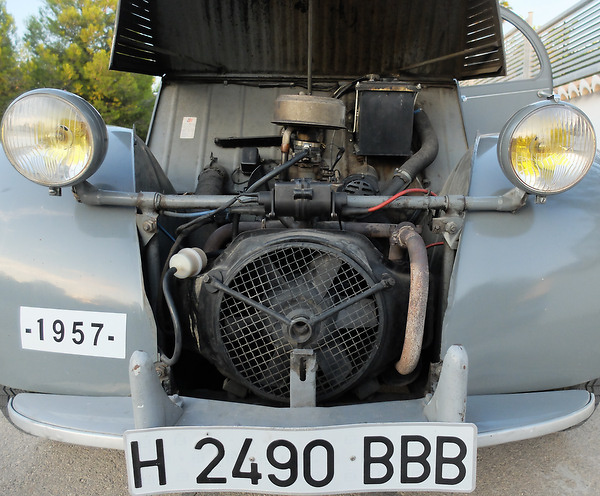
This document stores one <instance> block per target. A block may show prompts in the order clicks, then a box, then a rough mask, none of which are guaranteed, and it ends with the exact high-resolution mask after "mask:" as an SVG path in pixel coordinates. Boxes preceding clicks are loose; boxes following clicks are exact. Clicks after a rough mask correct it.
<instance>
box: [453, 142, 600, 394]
mask: <svg viewBox="0 0 600 496" xmlns="http://www.w3.org/2000/svg"><path fill="white" fill-rule="evenodd" d="M496 143H497V136H492V135H488V136H480V137H479V138H478V141H477V146H476V149H475V151H474V154H473V163H472V179H471V185H470V193H469V194H470V195H473V196H480V195H497V194H502V193H503V192H505V191H507V190H508V189H510V188H511V187H512V185H511V183H510V182H509V181H508V180H507V179H506V178H505V177H504V175H503V173H502V172H501V169H500V165H499V163H498V158H497V152H496ZM599 191H600V166H599V165H598V164H597V163H595V164H594V165H593V166H592V168H591V170H590V171H589V173H588V174H587V176H586V177H585V178H584V179H583V180H582V181H581V182H580V183H579V184H578V185H576V186H575V187H573V188H572V189H570V190H568V191H566V192H564V193H561V194H558V195H553V196H548V197H547V200H546V202H545V203H537V202H535V198H534V197H532V196H530V197H529V199H528V202H527V204H526V206H525V207H523V208H522V209H520V210H519V211H517V212H515V213H500V212H468V213H467V215H466V217H465V224H464V230H463V232H462V235H461V240H460V245H459V248H458V251H457V253H456V259H455V265H454V270H453V274H452V278H451V283H450V289H449V297H448V305H447V309H446V313H445V318H444V323H443V332H442V356H443V354H444V353H445V350H447V349H448V348H449V347H450V346H451V345H452V344H462V345H463V346H465V348H466V349H467V351H468V353H469V366H470V373H469V393H470V394H482V393H504V392H519V391H532V390H544V389H554V388H562V387H567V386H572V385H575V384H579V383H582V382H585V381H587V380H589V379H592V378H596V377H599V376H600V360H599V357H600V341H599V340H598V323H599V322H600V305H598V297H597V292H596V291H595V288H596V287H597V284H598V281H600V250H599V249H598V246H600V216H599V212H600V198H599V195H598V192H599Z"/></svg>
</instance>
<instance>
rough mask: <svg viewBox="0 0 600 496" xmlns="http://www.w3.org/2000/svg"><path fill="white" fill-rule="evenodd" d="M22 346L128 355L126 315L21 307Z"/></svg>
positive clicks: (70, 351)
mask: <svg viewBox="0 0 600 496" xmlns="http://www.w3.org/2000/svg"><path fill="white" fill-rule="evenodd" d="M20 322H21V324H20V327H21V330H20V332H21V346H22V347H23V349H26V350H37V351H47V352H51V353H67V354H70V355H84V356H96V357H107V358H125V346H126V334H127V333H126V329H127V314H124V313H110V312H87V311H80V310H64V309H58V308H38V307H21V315H20Z"/></svg>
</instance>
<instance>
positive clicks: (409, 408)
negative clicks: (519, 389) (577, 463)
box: [8, 348, 595, 449]
mask: <svg viewBox="0 0 600 496" xmlns="http://www.w3.org/2000/svg"><path fill="white" fill-rule="evenodd" d="M453 351H454V352H455V354H454V356H450V355H448V354H447V355H446V357H445V358H444V367H443V369H442V373H441V377H440V381H439V383H438V387H437V389H436V393H435V394H434V395H433V397H427V398H420V399H413V400H405V401H387V402H378V403H367V404H358V405H344V406H335V407H299V408H278V407H268V406H260V405H252V404H247V403H234V402H227V401H216V400H207V399H200V398H191V397H178V396H174V397H168V396H166V394H164V392H163V391H162V388H161V386H160V384H159V382H158V378H157V376H156V373H155V372H154V367H153V363H152V361H151V360H150V357H149V356H148V355H146V354H145V353H141V352H140V353H139V354H137V355H136V354H134V356H133V357H132V360H131V363H130V382H131V390H132V397H131V398H130V397H92V396H68V395H50V394H37V393H21V394H18V395H17V396H15V397H14V398H12V399H11V401H10V402H9V404H8V414H9V416H10V419H11V421H12V422H13V423H14V424H15V425H16V426H17V427H19V428H20V429H22V430H23V431H25V432H28V433H30V434H33V435H36V436H40V437H44V438H48V439H53V440H56V441H63V442H68V443H73V444H82V445H87V446H95V447H101V448H113V449H123V447H124V444H123V434H124V432H125V431H127V430H131V429H142V428H150V427H165V426H213V427H214V426H247V427H274V428H279V427H326V426H335V425H351V424H365V423H369V424H373V423H398V422H431V421H435V422H460V421H464V422H467V423H473V424H475V425H476V426H477V432H478V435H477V445H478V447H483V446H491V445H495V444H501V443H506V442H511V441H519V440H522V439H528V438H533V437H538V436H542V435H545V434H549V433H552V432H557V431H560V430H564V429H567V428H569V427H572V426H574V425H577V424H579V423H581V422H583V421H585V420H586V419H587V418H588V417H590V415H591V414H592V413H593V411H594V407H595V403H594V395H593V394H591V393H589V392H587V391H585V390H561V391H547V392H534V393H519V394H494V395H476V396H467V395H466V379H467V372H466V371H467V370H468V368H467V363H466V352H465V351H464V349H462V348H454V350H453ZM465 409H466V415H465Z"/></svg>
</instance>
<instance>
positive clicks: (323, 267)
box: [198, 231, 392, 402]
mask: <svg viewBox="0 0 600 496" xmlns="http://www.w3.org/2000/svg"><path fill="white" fill-rule="evenodd" d="M349 236H350V235H349V234H346V233H344V234H341V233H335V234H330V235H327V236H324V235H323V234H322V233H317V232H313V233H312V234H308V233H307V232H306V231H300V232H298V231H292V232H290V231H286V232H285V234H282V233H280V232H277V233H270V234H265V233H264V231H263V233H261V235H258V234H257V235H247V236H243V237H241V238H242V239H240V240H238V241H236V242H235V243H234V244H233V245H232V246H231V247H230V248H228V250H226V252H225V253H224V254H223V255H222V256H221V258H220V259H219V260H218V261H217V263H216V264H215V266H214V267H213V268H212V270H211V271H210V272H209V277H208V278H207V279H205V281H211V282H208V283H206V282H205V283H204V284H203V288H202V290H201V291H200V294H199V297H198V301H199V302H202V304H201V305H200V306H201V307H202V308H200V310H199V311H200V317H201V319H204V321H205V325H203V326H201V328H204V329H209V330H211V331H212V332H208V333H207V334H208V335H207V336H205V337H206V338H208V339H206V344H208V347H209V349H210V353H205V355H206V356H207V357H208V358H210V359H212V360H213V361H214V362H215V363H216V364H217V366H218V367H219V368H220V369H221V371H222V372H223V373H224V374H225V375H226V376H228V377H230V378H231V379H233V380H235V381H237V382H238V383H241V384H243V385H244V386H246V387H247V388H249V389H250V390H252V391H253V392H255V393H256V394H258V395H260V396H262V397H265V398H268V399H272V400H276V401H279V402H287V401H288V400H289V395H290V380H289V376H290V354H291V352H292V350H293V349H295V348H304V349H312V350H313V351H314V352H315V354H316V357H317V366H318V371H317V377H316V392H317V399H318V400H326V399H329V398H332V397H334V396H337V395H339V394H341V393H342V392H344V391H346V390H348V389H349V388H351V387H352V386H354V385H356V384H357V383H358V382H359V381H360V380H361V379H362V378H364V377H365V376H366V375H367V374H368V373H369V372H370V371H372V370H373V369H374V368H375V367H376V365H377V364H378V363H379V358H380V355H381V354H382V349H385V348H386V345H387V342H388V339H387V338H386V332H385V330H386V326H385V325H384V320H385V319H384V315H385V311H384V298H383V296H382V293H384V292H386V291H384V290H385V289H386V288H387V287H388V286H391V285H392V282H390V276H389V275H387V274H386V277H377V276H376V275H375V274H374V273H373V271H372V269H371V266H370V264H369V263H368V260H367V258H368V257H366V256H365V255H364V253H362V250H361V249H359V248H357V247H356V241H354V244H350V243H348V241H349V240H348V237H349ZM350 237H352V238H354V236H350ZM360 239H361V244H365V245H367V246H368V242H366V240H363V239H362V237H360ZM372 258H375V259H376V258H377V257H376V256H375V254H372Z"/></svg>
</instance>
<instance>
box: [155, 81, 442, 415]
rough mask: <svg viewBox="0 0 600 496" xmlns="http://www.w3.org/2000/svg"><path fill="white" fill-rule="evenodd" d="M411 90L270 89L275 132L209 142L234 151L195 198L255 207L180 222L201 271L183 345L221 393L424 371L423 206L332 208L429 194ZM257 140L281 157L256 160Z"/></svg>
mask: <svg viewBox="0 0 600 496" xmlns="http://www.w3.org/2000/svg"><path fill="white" fill-rule="evenodd" d="M418 91H419V87H417V86H413V85H407V84H405V83H399V82H397V81H358V82H353V83H352V84H349V85H347V86H346V87H344V86H341V87H340V88H339V90H338V91H337V94H334V96H333V97H331V96H314V95H305V94H299V95H280V96H279V97H278V98H277V100H276V102H275V112H274V116H273V119H272V122H273V123H274V124H276V125H278V126H281V134H280V135H277V136H258V137H227V138H220V137H219V138H215V140H214V142H215V144H216V145H217V146H218V147H221V148H240V149H241V157H242V159H241V163H240V164H239V165H238V166H236V167H233V166H231V165H230V166H223V165H222V164H220V163H219V162H218V159H216V158H214V157H213V159H212V160H211V163H210V164H209V165H208V167H206V168H204V170H203V171H202V172H201V174H200V176H199V178H198V186H197V188H196V191H195V194H196V195H207V196H210V195H223V194H227V193H232V192H234V193H235V194H236V196H235V198H236V199H239V198H243V197H244V196H245V195H251V196H252V197H253V198H257V201H258V204H259V205H260V208H259V211H257V210H256V207H254V210H252V209H243V208H241V209H238V210H236V211H233V210H232V211H231V212H230V213H229V215H227V216H224V215H218V213H216V214H215V212H212V214H213V215H214V219H215V222H204V223H203V222H199V221H198V220H196V221H192V222H190V224H193V223H195V225H194V226H193V229H191V231H193V232H191V233H190V235H189V237H188V245H189V246H191V247H193V248H194V249H198V251H200V250H201V251H202V253H203V255H202V256H204V254H206V255H207V257H206V260H207V263H206V265H207V266H206V269H205V270H204V271H203V272H202V274H200V275H197V276H196V277H194V278H192V279H190V280H189V281H187V283H184V284H185V285H186V287H185V296H184V297H183V298H182V299H183V300H184V301H187V302H190V304H189V305H186V308H185V312H186V318H185V319H184V321H185V322H186V324H185V325H186V328H187V332H186V336H187V338H186V339H185V340H184V341H185V347H186V348H187V349H193V350H195V351H196V352H199V353H200V354H201V355H202V356H203V357H204V358H205V359H206V360H207V361H208V362H209V363H211V364H212V365H213V366H214V367H216V369H217V370H218V371H219V374H222V376H223V377H224V378H225V386H224V387H225V390H226V391H227V392H228V393H230V394H234V396H237V397H246V396H247V395H254V396H255V397H257V398H260V399H261V401H266V402H272V403H274V404H280V403H283V404H287V403H289V402H290V401H292V399H291V397H292V396H293V395H294V392H293V389H294V388H293V386H292V384H293V378H291V374H292V375H294V374H296V375H297V376H298V377H299V378H300V383H301V386H300V389H299V390H300V391H304V392H303V393H302V395H304V394H305V393H306V392H308V396H309V397H311V396H314V397H316V401H317V402H318V403H320V404H322V403H327V402H330V401H343V398H345V397H347V395H349V394H352V395H355V396H358V397H359V398H361V399H362V398H366V397H368V396H370V395H373V394H379V393H380V392H381V391H382V390H385V391H388V392H390V391H391V392H394V391H396V392H397V391H400V392H402V393H404V394H409V392H410V389H409V388H407V385H408V384H410V383H412V382H414V381H415V380H416V379H417V378H419V377H421V379H423V374H421V375H419V374H420V372H422V371H421V367H420V365H419V363H420V358H421V354H422V352H423V347H424V345H423V343H424V335H426V334H427V336H426V339H425V345H427V344H428V342H429V341H431V336H430V335H429V334H431V333H426V331H425V328H426V307H427V304H428V300H429V299H430V298H428V295H427V292H428V289H429V285H430V281H429V262H428V260H427V254H426V250H425V244H424V241H423V239H422V237H421V234H420V232H421V231H422V226H423V225H424V218H425V215H426V214H424V213H423V212H422V211H421V210H402V211H394V212H392V211H385V210H380V209H379V207H378V208H374V209H360V208H359V209H357V211H356V212H354V213H351V215H341V206H342V205H345V204H346V199H347V198H348V196H353V197H360V196H377V195H379V194H381V195H387V196H391V195H395V194H398V196H400V195H403V194H404V193H408V194H411V193H412V194H414V191H416V192H417V194H420V195H423V194H426V195H427V194H429V193H428V192H427V190H425V189H423V184H422V182H421V180H422V175H421V172H422V171H423V170H424V168H425V167H426V166H427V165H429V163H431V162H432V161H433V159H434V158H435V156H436V155H437V139H436V136H435V133H434V132H433V130H432V128H431V124H430V123H429V121H428V118H427V116H426V115H425V113H424V112H422V111H420V110H419V109H415V101H416V98H417V94H418ZM413 129H414V132H413ZM264 147H272V148H279V150H280V154H281V158H280V160H274V159H272V158H271V159H263V158H262V157H261V156H260V153H259V148H261V149H264ZM371 210H372V211H371ZM238 212H239V213H238ZM401 233H404V235H403V234H401ZM406 233H410V235H408V236H406ZM405 237H408V238H411V242H410V243H408V244H411V245H412V246H413V249H412V251H411V249H410V247H408V244H407V243H406V241H405V240H404V241H403V238H405ZM407 247H408V249H407ZM415 273H416V274H417V275H415ZM411 302H412V303H411ZM428 325H430V324H428ZM407 333H409V334H410V335H408V336H407ZM167 343H168V339H167ZM165 346H166V348H168V347H169V346H171V345H170V344H167V345H165ZM296 355H297V356H298V357H299V358H298V360H299V362H298V363H299V364H300V366H299V367H300V368H298V366H295V365H294V363H296V362H295V360H296V359H295V358H294V357H295V356H296ZM408 356H410V358H407V357H408ZM307 357H308V358H307ZM307 360H308V361H307ZM311 360H312V361H311ZM400 362H403V364H402V365H401V364H400ZM311 367H312V369H311ZM311 370H312V371H311ZM307 373H308V376H307ZM311 374H312V375H311ZM425 376H426V374H425ZM307 377H308V378H307ZM382 383H385V384H383V385H382Z"/></svg>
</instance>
